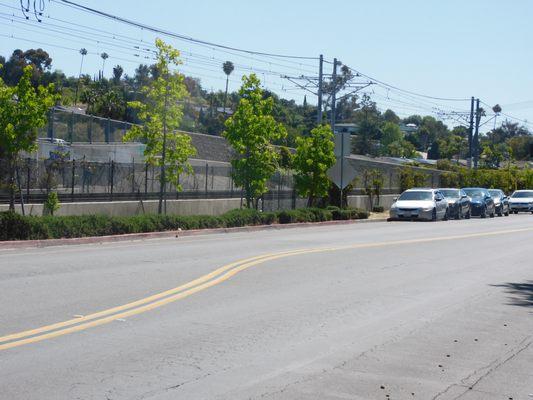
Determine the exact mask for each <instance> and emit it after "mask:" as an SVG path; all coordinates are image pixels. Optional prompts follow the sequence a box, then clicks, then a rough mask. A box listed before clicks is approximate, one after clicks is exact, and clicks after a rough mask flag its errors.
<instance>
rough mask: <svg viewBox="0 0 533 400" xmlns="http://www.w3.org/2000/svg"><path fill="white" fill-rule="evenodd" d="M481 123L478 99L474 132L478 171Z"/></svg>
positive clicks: (475, 163) (475, 159)
mask: <svg viewBox="0 0 533 400" xmlns="http://www.w3.org/2000/svg"><path fill="white" fill-rule="evenodd" d="M480 121H481V109H480V108H479V99H476V128H475V131H474V168H475V169H477V165H478V161H479V122H480Z"/></svg>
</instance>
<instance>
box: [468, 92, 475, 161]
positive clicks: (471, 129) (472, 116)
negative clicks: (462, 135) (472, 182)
mask: <svg viewBox="0 0 533 400" xmlns="http://www.w3.org/2000/svg"><path fill="white" fill-rule="evenodd" d="M473 134H474V96H472V98H471V99H470V125H469V127H468V167H469V168H472V155H473V152H472V140H473Z"/></svg>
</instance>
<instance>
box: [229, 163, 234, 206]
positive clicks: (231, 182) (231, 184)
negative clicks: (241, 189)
mask: <svg viewBox="0 0 533 400" xmlns="http://www.w3.org/2000/svg"><path fill="white" fill-rule="evenodd" d="M229 182H230V198H231V199H232V198H233V165H232V166H231V169H230V172H229Z"/></svg>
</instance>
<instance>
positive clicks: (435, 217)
mask: <svg viewBox="0 0 533 400" xmlns="http://www.w3.org/2000/svg"><path fill="white" fill-rule="evenodd" d="M431 220H432V221H436V220H437V209H436V208H434V209H433V212H432V213H431Z"/></svg>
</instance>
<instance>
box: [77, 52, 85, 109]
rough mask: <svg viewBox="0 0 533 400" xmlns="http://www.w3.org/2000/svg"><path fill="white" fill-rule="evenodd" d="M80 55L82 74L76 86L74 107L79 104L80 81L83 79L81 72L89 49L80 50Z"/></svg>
mask: <svg viewBox="0 0 533 400" xmlns="http://www.w3.org/2000/svg"><path fill="white" fill-rule="evenodd" d="M80 54H81V64H80V73H79V75H78V85H77V86H76V97H75V98H74V105H77V104H78V92H79V90H80V79H81V70H82V68H83V59H84V58H85V56H86V55H87V49H85V48H81V49H80Z"/></svg>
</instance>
